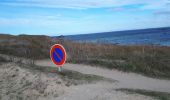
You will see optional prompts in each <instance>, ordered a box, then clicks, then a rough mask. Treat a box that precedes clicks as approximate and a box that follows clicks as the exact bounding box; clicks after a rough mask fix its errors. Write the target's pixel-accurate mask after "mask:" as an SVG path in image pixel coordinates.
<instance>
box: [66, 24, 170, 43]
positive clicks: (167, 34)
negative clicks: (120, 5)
mask: <svg viewBox="0 0 170 100" xmlns="http://www.w3.org/2000/svg"><path fill="white" fill-rule="evenodd" d="M64 38H65V39H68V40H73V41H78V42H93V43H103V44H116V45H159V46H170V27H161V28H149V29H138V30H126V31H113V32H101V33H91V34H79V35H67V36H64Z"/></svg>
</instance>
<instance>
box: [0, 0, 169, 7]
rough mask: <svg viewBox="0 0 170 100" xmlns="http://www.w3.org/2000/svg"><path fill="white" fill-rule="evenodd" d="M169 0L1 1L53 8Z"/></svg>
mask: <svg viewBox="0 0 170 100" xmlns="http://www.w3.org/2000/svg"><path fill="white" fill-rule="evenodd" d="M168 3H170V1H169V0H15V1H12V2H7V1H6V2H1V3H0V4H1V5H11V6H35V7H51V8H73V9H86V8H102V7H121V6H125V5H133V4H144V5H145V6H143V9H160V8H164V7H165V6H166V5H167V4H168Z"/></svg>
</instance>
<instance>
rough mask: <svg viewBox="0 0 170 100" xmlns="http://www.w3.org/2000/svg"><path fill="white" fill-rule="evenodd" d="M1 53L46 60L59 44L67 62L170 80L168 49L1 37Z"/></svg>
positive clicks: (28, 37) (23, 37)
mask: <svg viewBox="0 0 170 100" xmlns="http://www.w3.org/2000/svg"><path fill="white" fill-rule="evenodd" d="M0 40H1V41H0V42H1V43H0V53H1V54H7V55H14V56H20V57H26V58H31V59H44V58H45V59H46V58H49V57H50V56H49V50H50V47H51V46H52V45H53V44H56V43H60V44H62V45H63V46H64V47H65V49H66V52H67V62H70V63H83V64H90V65H95V66H96V65H97V66H99V67H103V68H108V69H118V70H121V71H126V72H135V73H140V74H143V75H147V76H150V77H157V78H166V79H170V47H166V46H153V45H138V46H120V45H112V44H105V45H104V44H97V43H96V44H95V43H85V42H84V43H78V42H74V41H69V40H63V39H56V38H50V37H48V36H27V35H20V36H11V35H0Z"/></svg>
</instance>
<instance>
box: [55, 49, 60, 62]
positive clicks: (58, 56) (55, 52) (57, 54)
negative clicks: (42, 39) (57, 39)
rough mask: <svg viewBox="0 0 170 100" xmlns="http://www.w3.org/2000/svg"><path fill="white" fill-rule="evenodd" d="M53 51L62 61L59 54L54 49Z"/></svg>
mask: <svg viewBox="0 0 170 100" xmlns="http://www.w3.org/2000/svg"><path fill="white" fill-rule="evenodd" d="M54 53H55V54H56V55H57V57H58V58H59V59H60V60H61V61H62V58H61V57H60V55H58V53H57V52H56V51H55V50H54Z"/></svg>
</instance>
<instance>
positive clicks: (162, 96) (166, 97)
mask: <svg viewBox="0 0 170 100" xmlns="http://www.w3.org/2000/svg"><path fill="white" fill-rule="evenodd" d="M117 91H124V92H128V93H135V94H136V93H138V94H142V95H146V96H151V97H154V98H157V99H159V100H170V94H169V93H166V92H155V91H148V90H139V89H137V90H133V89H117Z"/></svg>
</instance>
